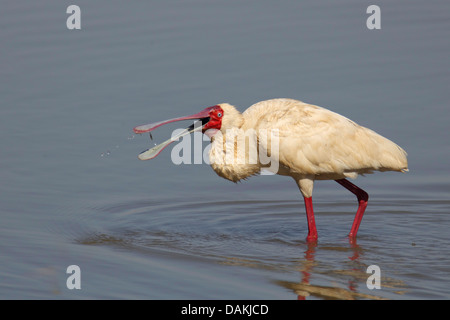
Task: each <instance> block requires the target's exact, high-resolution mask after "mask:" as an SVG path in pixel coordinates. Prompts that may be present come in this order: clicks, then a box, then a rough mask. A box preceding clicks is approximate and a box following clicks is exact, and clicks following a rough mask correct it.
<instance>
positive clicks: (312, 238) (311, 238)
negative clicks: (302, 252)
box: [306, 233, 319, 243]
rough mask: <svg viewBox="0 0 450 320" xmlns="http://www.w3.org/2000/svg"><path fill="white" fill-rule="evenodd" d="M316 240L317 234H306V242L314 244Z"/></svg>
mask: <svg viewBox="0 0 450 320" xmlns="http://www.w3.org/2000/svg"><path fill="white" fill-rule="evenodd" d="M318 238H319V236H318V235H317V233H315V234H314V233H313V234H308V236H307V237H306V242H308V243H314V242H317V239H318Z"/></svg>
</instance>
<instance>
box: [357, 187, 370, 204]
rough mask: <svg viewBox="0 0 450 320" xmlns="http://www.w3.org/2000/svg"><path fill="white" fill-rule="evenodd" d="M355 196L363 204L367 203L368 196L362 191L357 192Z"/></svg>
mask: <svg viewBox="0 0 450 320" xmlns="http://www.w3.org/2000/svg"><path fill="white" fill-rule="evenodd" d="M356 196H357V197H358V201H363V202H367V201H369V194H368V193H367V192H365V191H364V190H362V189H360V190H359V192H358V194H357V195H356Z"/></svg>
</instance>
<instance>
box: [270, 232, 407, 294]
mask: <svg viewBox="0 0 450 320" xmlns="http://www.w3.org/2000/svg"><path fill="white" fill-rule="evenodd" d="M348 242H349V246H348V247H343V246H341V247H327V246H318V244H317V242H314V243H307V249H306V250H305V252H304V259H303V260H302V261H301V262H300V274H301V281H300V282H290V281H277V283H278V284H279V285H280V286H282V287H284V288H287V289H289V290H292V291H293V292H294V293H295V294H296V296H297V299H298V300H306V299H307V298H308V297H311V298H319V299H342V300H356V299H370V300H385V299H386V298H383V297H380V296H377V295H375V294H367V293H363V292H361V291H362V290H361V288H362V287H360V286H361V285H366V281H367V279H368V277H369V276H370V274H368V273H366V272H365V270H367V265H365V264H364V263H362V262H361V261H360V258H362V252H363V250H362V248H361V247H360V246H359V245H358V244H357V240H356V239H350V238H349V241H348ZM319 250H322V251H323V250H334V251H344V252H345V251H350V252H351V255H350V256H348V259H349V263H348V268H346V269H327V270H325V271H324V270H323V269H324V267H323V266H322V265H321V263H320V262H318V261H316V254H317V252H318V251H319ZM344 265H345V264H344ZM324 273H326V274H327V275H328V276H332V277H333V278H334V279H336V280H337V281H340V280H343V279H347V280H346V287H345V288H343V287H342V286H339V285H338V284H337V282H336V281H333V282H334V283H333V282H332V283H333V285H331V286H330V285H315V284H311V278H312V277H314V276H316V275H322V274H324ZM382 283H384V286H386V287H393V286H392V284H393V283H395V285H396V287H404V284H403V282H401V281H398V280H397V281H396V280H392V279H389V278H383V280H382ZM397 293H401V292H397Z"/></svg>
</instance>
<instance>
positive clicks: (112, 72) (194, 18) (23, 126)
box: [0, 1, 450, 300]
mask: <svg viewBox="0 0 450 320" xmlns="http://www.w3.org/2000/svg"><path fill="white" fill-rule="evenodd" d="M70 4H72V3H69V2H67V3H64V2H63V3H59V4H58V5H56V4H55V3H53V2H52V1H41V2H40V3H39V5H37V4H36V3H35V2H33V1H21V2H20V3H8V4H2V5H1V9H2V10H0V43H1V45H0V48H1V55H0V79H1V84H2V85H1V86H0V97H1V100H2V103H1V106H0V133H1V136H2V140H1V142H0V147H1V153H0V163H1V166H0V179H1V181H2V183H1V184H0V188H1V189H0V217H1V224H0V274H1V279H2V280H1V281H0V297H1V298H3V299H108V298H113V299H116V298H118V299H141V298H143V299H288V300H291V299H298V298H300V299H302V298H306V299H336V298H337V299H448V298H449V297H450V289H449V284H450V281H449V280H450V279H449V275H450V267H449V265H450V263H449V262H450V261H449V260H450V258H449V256H450V255H449V249H448V243H449V240H450V239H449V238H450V237H449V235H448V234H449V233H448V226H449V225H450V215H449V212H450V197H449V194H450V183H449V181H450V179H449V178H450V175H449V170H448V159H449V156H450V149H449V148H448V137H447V136H448V123H449V120H450V112H449V108H448V103H449V101H450V99H449V98H450V95H449V92H448V83H449V79H450V77H449V75H450V74H449V73H450V72H449V70H450V68H449V59H448V56H449V44H448V41H445V40H444V39H447V33H448V32H447V30H448V28H449V24H450V22H449V20H448V17H447V12H449V11H448V9H450V8H449V5H448V3H447V2H439V1H436V3H435V4H434V5H432V6H429V5H426V4H423V3H420V2H418V1H397V2H396V3H395V4H393V3H390V2H388V1H381V2H379V3H378V5H379V6H380V7H381V10H382V29H381V30H373V31H370V30H368V29H367V28H366V25H365V21H366V19H367V16H368V15H367V14H366V13H365V10H366V8H367V6H368V5H369V4H371V3H367V4H365V3H363V4H361V2H360V1H344V2H340V3H339V4H335V3H333V2H331V1H314V2H313V1H305V2H295V3H291V2H284V1H281V2H270V1H263V2H261V1H246V2H245V3H241V2H238V1H227V2H224V1H216V2H214V3H210V2H205V1H194V2H190V3H187V2H181V1H180V2H178V1H173V2H171V1H167V2H164V4H162V3H160V4H156V3H137V2H136V3H131V4H126V5H125V4H123V3H119V2H110V1H109V2H106V1H96V2H95V3H92V2H89V1H78V3H77V5H79V6H80V8H81V10H82V22H81V26H82V29H81V30H78V31H69V30H68V29H67V28H66V25H65V20H66V19H67V17H68V15H67V14H66V13H65V11H66V8H67V6H68V5H70ZM274 97H289V98H295V99H300V100H303V101H306V102H310V103H314V104H317V105H320V106H323V107H326V108H329V109H332V110H333V111H336V112H338V113H341V114H343V115H345V116H347V117H349V118H351V119H352V120H354V121H356V122H358V123H360V124H361V125H364V126H367V127H370V128H371V129H374V130H375V131H377V132H379V133H381V134H382V135H385V136H386V137H388V138H390V139H392V140H394V141H395V142H397V143H398V144H399V145H401V146H402V147H404V148H405V149H406V150H407V152H408V154H409V158H408V159H409V163H410V172H409V173H407V174H401V173H377V174H374V175H369V176H367V177H360V178H358V179H357V180H355V181H354V183H356V184H357V185H358V186H360V187H361V188H363V189H365V190H366V191H367V192H368V193H369V194H370V200H369V206H368V209H367V211H366V214H365V216H364V219H363V221H362V224H361V228H360V230H359V234H358V239H357V242H356V243H350V242H349V241H348V239H347V238H346V235H347V233H348V231H349V230H350V227H351V223H352V220H353V216H354V213H355V212H356V207H357V204H356V200H355V199H354V196H353V195H352V194H350V193H349V192H348V191H346V190H345V189H343V188H341V187H340V186H339V185H338V184H337V183H335V182H333V181H319V182H317V183H316V185H315V189H314V195H313V199H314V205H315V211H316V223H317V227H318V232H319V241H318V243H317V245H308V244H307V243H306V241H305V237H306V233H307V226H306V218H305V213H304V206H303V201H302V198H301V195H300V193H299V191H298V189H297V187H296V185H295V183H294V182H293V181H292V180H290V179H289V178H286V177H278V176H260V177H254V178H251V179H249V180H248V181H245V182H243V183H239V184H236V185H235V184H233V183H230V182H228V181H225V180H223V179H220V178H219V177H217V176H216V174H215V173H214V172H213V171H212V170H211V168H210V167H209V166H208V165H207V164H204V163H203V164H197V165H194V164H182V165H174V164H173V163H172V161H171V150H170V149H171V148H168V149H166V150H164V151H163V153H161V155H160V156H158V157H157V158H156V159H153V160H150V161H144V162H143V161H139V160H138V159H137V155H138V153H139V152H141V151H142V150H144V149H146V148H148V147H149V146H151V145H152V144H153V143H154V142H155V143H157V142H161V141H164V140H166V139H167V138H168V137H169V136H170V134H171V132H172V130H173V129H174V128H177V126H176V125H172V126H167V128H166V127H162V128H159V129H158V130H156V131H155V132H154V134H153V138H154V141H150V140H149V138H148V136H146V135H143V136H135V135H133V133H132V128H133V127H134V126H136V125H139V124H142V123H147V122H151V121H158V120H162V119H167V118H172V117H176V116H181V115H186V114H192V113H195V112H197V111H199V110H201V109H203V108H204V107H207V106H210V105H214V104H216V103H220V102H224V101H226V102H229V103H232V104H235V105H236V106H237V107H238V109H240V110H245V108H247V107H248V106H250V105H251V104H252V103H255V102H257V101H260V100H263V99H268V98H274ZM183 125H184V124H183ZM204 146H206V143H205V144H204ZM70 265H78V266H79V267H80V270H81V290H75V289H74V290H69V289H68V288H67V286H66V280H67V278H68V276H69V275H68V274H67V273H66V269H67V267H68V266H70ZM371 265H377V266H378V267H379V268H380V271H381V289H373V290H370V289H368V287H367V285H366V281H367V279H368V277H369V276H370V274H368V273H367V272H366V270H367V267H368V266H371Z"/></svg>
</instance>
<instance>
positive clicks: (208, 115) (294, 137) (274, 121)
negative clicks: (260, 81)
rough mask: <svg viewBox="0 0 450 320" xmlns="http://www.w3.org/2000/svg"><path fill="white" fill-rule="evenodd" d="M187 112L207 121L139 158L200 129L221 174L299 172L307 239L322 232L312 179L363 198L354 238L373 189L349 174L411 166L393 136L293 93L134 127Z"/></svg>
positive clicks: (239, 177) (232, 177) (139, 129)
mask: <svg viewBox="0 0 450 320" xmlns="http://www.w3.org/2000/svg"><path fill="white" fill-rule="evenodd" d="M188 119H200V120H201V121H202V124H201V126H197V127H195V126H194V125H192V126H190V127H189V128H188V129H186V130H185V131H183V132H182V133H181V134H179V135H177V136H175V137H172V138H171V139H169V140H167V141H165V142H163V143H162V144H160V145H158V146H156V147H153V148H151V149H149V150H147V151H144V152H142V153H141V154H140V155H139V159H141V160H148V159H152V158H154V157H156V156H157V155H158V154H159V153H160V152H161V151H162V149H164V148H165V147H166V146H167V145H169V144H170V143H171V142H173V141H175V140H177V139H178V138H180V137H181V136H184V135H186V134H189V133H191V132H194V131H197V130H198V131H199V130H202V132H203V133H205V134H207V135H208V136H209V137H210V138H211V142H212V143H211V149H210V151H209V157H210V163H211V166H212V168H213V170H214V171H215V172H216V173H217V174H218V175H219V176H221V177H223V178H225V179H228V180H231V181H233V182H237V181H240V180H242V179H246V178H248V177H250V176H252V175H256V174H258V173H260V172H261V170H262V169H263V168H266V169H268V170H271V171H273V173H276V174H279V175H285V176H290V177H292V178H293V179H294V180H295V182H296V183H297V185H298V187H299V189H300V192H301V193H302V195H303V198H304V202H305V209H306V216H307V222H308V235H307V238H306V239H307V241H308V242H315V241H317V239H318V234H317V228H316V224H315V219H314V211H313V205H312V192H313V185H314V181H315V180H335V181H336V182H338V183H339V184H340V185H342V186H343V187H345V188H346V189H348V190H349V191H350V192H352V193H353V194H355V195H356V197H357V199H358V204H359V205H358V210H357V212H356V216H355V218H354V221H353V225H352V227H351V229H350V233H349V237H350V239H355V237H356V234H357V232H358V228H359V225H360V223H361V219H362V217H363V215H364V211H365V209H366V207H367V202H368V199H369V196H368V194H367V193H366V192H365V191H364V190H362V189H361V188H359V187H357V186H356V185H354V184H353V183H351V182H350V181H348V180H347V179H346V178H356V177H357V176H358V175H360V174H368V173H373V171H400V172H405V171H408V162H407V158H406V156H407V154H406V152H405V151H404V150H403V149H402V148H401V147H399V146H398V145H397V144H395V143H394V142H392V141H390V140H388V139H386V138H384V137H382V136H381V135H379V134H377V133H376V132H374V131H372V130H370V129H368V128H365V127H362V126H360V125H358V124H356V123H355V122H353V121H351V120H350V119H348V118H346V117H344V116H342V115H339V114H337V113H335V112H332V111H330V110H327V109H325V108H322V107H319V106H315V105H311V104H307V103H304V102H301V101H298V100H293V99H272V100H266V101H261V102H258V103H256V104H254V105H252V106H251V107H249V108H248V109H247V110H246V111H245V112H243V113H240V112H239V111H237V110H236V108H235V107H233V106H231V105H229V104H227V103H221V104H218V105H215V106H212V107H208V108H206V109H204V110H203V111H201V112H199V113H197V114H194V115H191V116H186V117H181V118H174V119H169V120H165V121H160V122H156V123H151V124H147V125H142V126H137V127H135V128H134V132H135V133H144V132H150V131H152V130H154V129H156V128H157V127H159V126H161V125H164V124H167V123H170V122H174V121H181V120H188ZM242 146H244V147H242ZM263 160H264V161H263Z"/></svg>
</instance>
